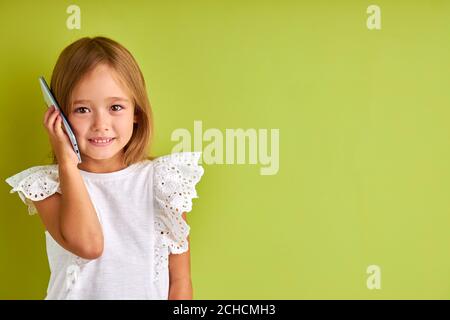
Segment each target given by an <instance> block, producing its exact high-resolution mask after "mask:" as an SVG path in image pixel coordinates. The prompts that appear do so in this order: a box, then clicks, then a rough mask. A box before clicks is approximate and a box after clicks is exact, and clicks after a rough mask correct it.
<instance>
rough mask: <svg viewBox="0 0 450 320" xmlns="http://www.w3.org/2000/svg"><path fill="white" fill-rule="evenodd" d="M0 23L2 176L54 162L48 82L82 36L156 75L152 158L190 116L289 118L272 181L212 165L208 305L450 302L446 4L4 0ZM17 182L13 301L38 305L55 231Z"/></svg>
mask: <svg viewBox="0 0 450 320" xmlns="http://www.w3.org/2000/svg"><path fill="white" fill-rule="evenodd" d="M70 4H77V5H78V6H79V7H80V9H81V29H80V30H68V29H67V27H66V19H67V17H68V16H69V14H67V13H66V8H67V7H68V6H69V5H70ZM371 4H376V5H378V6H380V8H381V21H382V22H381V23H382V29H381V30H368V28H367V27H366V19H367V17H368V14H367V13H366V9H367V7H368V6H369V5H371ZM0 18H1V19H0V39H1V43H2V50H1V51H0V70H1V73H0V97H1V101H2V107H1V108H0V112H1V114H0V121H1V125H0V130H1V150H2V155H3V156H2V157H1V160H0V161H1V176H2V179H5V178H6V177H8V176H11V175H13V174H15V173H17V172H19V171H21V170H24V169H26V168H28V167H31V166H35V165H42V164H49V163H50V158H49V152H50V144H49V142H48V138H47V135H46V132H45V130H44V127H43V124H42V123H43V116H44V112H45V107H44V105H43V101H42V96H41V92H40V89H39V85H38V81H37V77H38V76H39V75H41V74H43V75H44V76H45V77H46V78H47V79H48V80H49V79H50V76H51V71H52V69H53V66H54V64H55V62H56V59H57V57H58V55H59V53H60V52H61V51H62V49H63V48H64V47H66V46H67V45H68V44H70V43H71V42H73V41H75V40H77V39H78V38H80V37H82V36H96V35H103V36H107V37H111V38H113V39H115V40H117V41H119V42H120V43H122V44H123V45H124V46H125V47H127V48H128V49H129V50H130V51H131V52H132V53H133V55H134V56H135V57H136V59H137V61H138V63H139V64H140V66H141V68H142V71H143V73H144V76H145V79H146V82H147V87H148V92H149V96H150V102H151V104H152V107H153V111H154V119H155V133H156V135H155V140H154V144H153V146H152V150H153V154H154V155H163V154H167V153H170V151H171V149H172V147H173V146H174V145H175V144H176V143H175V142H173V141H171V140H170V136H171V133H172V132H173V131H174V130H175V129H177V128H187V129H189V130H190V131H192V130H193V123H194V120H201V121H202V122H203V130H206V129H208V128H217V129H219V130H221V131H222V132H223V133H225V129H227V128H229V129H233V128H243V129H248V128H254V129H256V130H258V129H272V128H274V129H275V128H277V129H280V169H279V172H278V174H277V175H272V176H262V175H260V174H259V169H260V167H261V165H259V164H258V165H250V164H246V165H241V164H240V165H238V164H234V165H225V164H224V165H205V166H204V167H205V171H206V173H205V175H204V177H203V179H202V181H201V182H200V184H199V185H198V193H199V199H195V200H194V207H193V211H192V212H191V213H190V214H189V215H188V221H189V224H190V226H191V228H192V229H191V238H190V239H191V248H192V249H191V259H192V279H193V285H194V298H195V299H350V298H356V299H431V298H437V299H449V298H450V254H449V247H450V232H449V227H450V217H449V211H450V197H449V192H450V180H449V178H450V169H449V168H450V166H449V163H450V151H449V137H450V127H449V125H448V123H449V119H450V109H449V104H450V94H449V91H450V89H449V88H450V78H449V71H450V59H449V57H450V42H449V41H448V39H449V34H450V2H449V1H445V0H441V1H439V0H434V1H426V2H425V1H418V0H409V1H406V0H404V1H381V0H378V1H376V2H374V1H357V0H354V1H339V2H338V1H331V0H330V1H275V0H273V1H164V2H161V1H125V2H124V1H108V2H105V1H76V2H70V1H50V0H48V1H1V4H0ZM204 145H205V144H204ZM9 190H10V187H9V185H7V184H6V183H3V184H2V185H1V192H0V194H1V203H2V208H1V209H0V211H1V214H0V298H2V299H43V298H44V297H45V292H46V289H47V284H48V279H49V272H50V271H49V267H48V261H47V256H46V251H45V236H44V227H43V225H42V223H41V222H40V219H39V217H38V216H33V217H29V216H28V214H27V209H26V207H25V205H24V204H23V203H22V202H21V201H20V199H19V198H18V196H17V194H14V195H10V194H9ZM372 264H375V265H378V266H379V267H380V268H381V286H382V287H381V289H380V290H369V289H368V288H367V287H366V279H367V277H368V275H367V274H366V268H367V267H368V266H369V265H372Z"/></svg>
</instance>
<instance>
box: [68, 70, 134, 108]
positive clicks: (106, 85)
mask: <svg viewBox="0 0 450 320" xmlns="http://www.w3.org/2000/svg"><path fill="white" fill-rule="evenodd" d="M111 97H120V98H124V99H127V100H129V101H131V100H132V99H131V94H130V91H129V89H128V88H127V86H126V85H125V81H124V80H123V79H121V77H120V76H119V74H118V73H117V72H116V71H115V70H114V69H113V68H111V67H109V66H107V65H99V66H97V67H96V68H94V69H93V70H92V71H90V72H89V73H87V74H86V75H84V76H83V77H81V79H80V80H79V81H78V83H77V84H76V85H75V87H74V89H73V91H72V99H71V100H72V101H74V100H91V99H95V100H104V99H107V98H108V99H109V98H111Z"/></svg>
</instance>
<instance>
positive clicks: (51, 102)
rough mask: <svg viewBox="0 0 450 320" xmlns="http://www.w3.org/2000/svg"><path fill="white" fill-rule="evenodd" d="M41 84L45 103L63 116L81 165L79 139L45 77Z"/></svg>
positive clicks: (40, 79)
mask: <svg viewBox="0 0 450 320" xmlns="http://www.w3.org/2000/svg"><path fill="white" fill-rule="evenodd" d="M39 83H40V85H41V89H42V94H43V95H44V100H45V103H46V104H47V106H48V107H49V108H51V107H52V106H55V107H56V109H57V110H58V111H59V114H60V115H61V118H62V122H63V126H64V128H65V129H66V133H67V135H68V136H69V140H70V143H71V144H72V148H73V151H75V153H76V155H77V157H78V163H81V155H80V150H79V149H78V144H77V139H76V138H75V135H74V134H73V131H72V128H71V127H70V124H69V120H67V118H66V116H65V115H64V113H63V112H62V110H61V108H60V107H59V104H58V102H56V99H55V97H54V96H53V94H52V92H51V90H50V88H49V86H48V85H47V82H46V81H45V79H44V77H39Z"/></svg>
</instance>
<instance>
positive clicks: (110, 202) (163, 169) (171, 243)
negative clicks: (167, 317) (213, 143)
mask: <svg viewBox="0 0 450 320" xmlns="http://www.w3.org/2000/svg"><path fill="white" fill-rule="evenodd" d="M200 157H201V153H200V152H181V153H174V154H171V155H167V156H163V157H159V158H157V159H154V160H153V161H152V160H144V161H141V162H139V163H135V164H132V165H130V166H128V167H127V168H125V169H122V170H119V171H116V172H111V173H92V172H87V171H83V170H80V173H81V176H82V177H83V180H84V182H85V185H86V188H87V190H88V192H89V196H90V198H91V201H92V203H93V205H94V208H95V210H96V212H97V216H98V219H99V221H100V224H101V226H102V230H103V236H104V249H103V254H102V255H101V256H100V257H99V258H97V259H93V260H88V259H83V258H81V257H78V256H77V255H75V254H73V253H71V252H69V251H67V250H66V249H64V248H63V247H61V246H60V245H59V244H58V243H57V242H56V241H55V240H54V239H53V238H52V236H51V235H50V233H49V232H48V231H46V232H45V235H46V244H47V255H48V261H49V266H50V271H51V275H50V281H49V285H48V289H47V296H46V297H45V299H46V300H53V299H70V300H72V299H102V300H106V299H167V298H168V293H169V268H168V256H169V254H180V253H183V252H186V251H187V250H188V242H187V236H188V234H189V231H190V227H189V225H188V224H187V223H186V221H185V220H184V219H183V218H182V216H181V215H182V213H183V212H190V211H191V210H192V199H193V198H198V196H197V192H196V189H195V186H196V184H197V183H198V182H199V181H200V178H201V177H202V175H203V173H204V170H203V168H202V167H201V166H200V165H199V164H198V161H199V159H200ZM58 172H59V171H58V165H57V164H54V165H45V166H36V167H31V168H29V169H26V170H24V171H22V172H20V173H18V174H16V175H14V176H12V177H9V178H7V179H6V182H7V183H8V184H9V185H11V186H12V187H13V189H12V190H11V193H13V192H18V194H19V196H20V198H21V199H22V201H23V202H24V203H25V204H27V206H28V212H29V214H30V215H33V214H35V213H36V212H37V211H36V208H35V206H34V204H33V202H32V201H31V200H33V201H39V200H42V199H45V198H47V197H49V196H50V195H52V194H54V193H55V192H59V193H61V189H60V187H59V178H58Z"/></svg>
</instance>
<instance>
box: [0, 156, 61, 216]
mask: <svg viewBox="0 0 450 320" xmlns="http://www.w3.org/2000/svg"><path fill="white" fill-rule="evenodd" d="M58 174H59V172H58V165H57V164H50V165H41V166H34V167H30V168H28V169H25V170H22V171H20V172H18V173H16V174H14V175H12V176H10V177H8V178H6V179H5V181H6V183H8V184H9V185H10V186H11V187H12V189H11V191H10V193H13V192H17V193H18V194H19V196H20V198H21V200H22V201H23V202H24V203H25V204H27V205H28V213H29V214H30V215H33V214H35V213H37V211H36V208H35V207H34V205H33V203H32V201H40V200H43V199H45V198H47V197H49V196H51V195H52V194H54V193H55V192H59V193H61V189H60V188H59V178H58Z"/></svg>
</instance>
